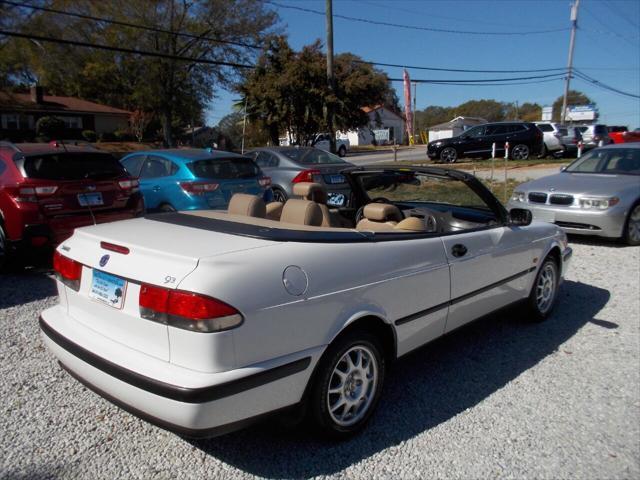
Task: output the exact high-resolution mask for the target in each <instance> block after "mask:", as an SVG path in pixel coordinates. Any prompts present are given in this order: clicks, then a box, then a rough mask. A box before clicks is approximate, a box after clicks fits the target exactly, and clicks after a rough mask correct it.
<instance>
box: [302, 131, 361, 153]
mask: <svg viewBox="0 0 640 480" xmlns="http://www.w3.org/2000/svg"><path fill="white" fill-rule="evenodd" d="M311 146H312V147H316V148H319V149H320V150H324V151H325V152H330V151H331V134H330V133H319V134H318V135H316V137H315V138H314V139H313V141H312V142H311ZM350 146H351V143H350V142H349V139H347V138H336V153H337V154H338V156H339V157H344V156H345V155H346V154H347V152H348V151H349V147H350Z"/></svg>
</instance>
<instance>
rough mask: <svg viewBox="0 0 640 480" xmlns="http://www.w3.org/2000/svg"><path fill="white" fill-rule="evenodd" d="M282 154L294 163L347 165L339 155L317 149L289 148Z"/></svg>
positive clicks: (282, 151)
mask: <svg viewBox="0 0 640 480" xmlns="http://www.w3.org/2000/svg"><path fill="white" fill-rule="evenodd" d="M280 153H282V154H283V155H286V156H287V157H289V158H290V159H291V160H293V161H294V162H298V163H304V164H312V165H323V164H330V163H347V162H345V161H344V160H342V159H341V158H340V157H338V156H337V155H333V154H331V153H329V152H325V151H324V150H319V149H317V148H287V149H285V150H281V151H280Z"/></svg>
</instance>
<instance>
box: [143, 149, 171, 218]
mask: <svg viewBox="0 0 640 480" xmlns="http://www.w3.org/2000/svg"><path fill="white" fill-rule="evenodd" d="M172 166H173V163H172V162H171V161H170V160H167V159H165V158H162V157H160V156H158V155H147V157H146V158H145V161H144V164H143V165H142V169H141V170H140V188H141V190H142V193H143V195H144V202H145V205H146V207H147V209H149V210H153V209H156V208H158V207H159V206H160V205H161V204H162V203H167V202H168V203H170V202H169V201H168V200H167V197H168V194H169V192H168V191H167V187H168V183H167V178H166V177H168V176H169V175H171V171H172Z"/></svg>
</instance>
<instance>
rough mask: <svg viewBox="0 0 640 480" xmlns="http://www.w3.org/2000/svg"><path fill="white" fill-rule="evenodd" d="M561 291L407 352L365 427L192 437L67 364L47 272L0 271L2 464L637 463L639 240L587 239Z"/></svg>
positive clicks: (580, 467) (457, 467) (494, 470)
mask: <svg viewBox="0 0 640 480" xmlns="http://www.w3.org/2000/svg"><path fill="white" fill-rule="evenodd" d="M572 246H573V248H574V260H573V264H572V267H571V271H570V272H569V275H568V278H567V281H566V282H565V283H564V285H563V286H562V290H561V295H560V301H559V304H558V307H557V309H556V311H555V313H554V314H553V316H552V318H550V319H549V320H548V321H547V322H545V323H542V324H528V323H525V322H524V321H522V320H521V319H520V318H519V314H518V311H517V310H515V309H511V310H508V311H504V312H502V313H500V314H498V315H494V316H491V317H488V318H485V319H483V320H480V321H478V322H476V323H474V324H472V325H470V326H468V327H466V328H464V329H462V330H459V331H457V332H455V333H453V334H451V335H449V336H448V337H446V338H443V339H441V340H439V341H437V342H435V343H433V344H431V345H429V346H427V347H426V348H423V349H421V350H419V351H418V352H415V353H413V354H411V355H410V356H408V357H407V358H405V359H403V360H401V361H399V362H398V363H397V364H396V365H395V366H394V368H393V369H392V371H391V376H390V378H389V381H388V383H387V385H386V390H385V392H384V395H383V400H382V402H381V404H380V407H379V409H378V412H377V414H376V416H375V418H374V419H373V421H372V422H371V424H370V425H369V428H368V429H367V430H366V431H365V432H364V433H362V434H361V435H360V436H358V437H356V438H354V439H352V440H350V441H347V442H343V443H338V444H331V443H326V442H323V441H320V440H317V439H315V437H314V436H313V435H312V434H310V433H309V432H307V431H306V430H305V428H304V427H298V428H293V429H292V428H284V427H282V426H281V424H280V423H279V422H276V421H273V420H272V421H268V422H267V423H263V424H260V425H257V426H254V427H251V428H250V429H248V430H244V431H241V432H237V433H234V434H230V435H227V436H225V437H220V438H216V439H212V440H208V441H188V440H184V439H182V438H180V437H177V436H175V435H173V434H170V433H167V432H165V431H163V430H160V429H158V428H155V427H152V426H150V425H148V424H146V423H145V422H143V421H140V420H138V419H137V418H135V417H133V416H131V415H129V414H127V413H125V412H123V411H121V410H119V409H117V408H115V407H113V406H112V405H111V404H109V403H108V402H107V401H105V400H102V399H101V398H99V397H98V396H96V395H95V394H94V393H92V392H90V391H88V390H86V389H85V388H83V387H82V386H81V385H80V384H78V383H77V382H76V381H74V380H73V379H71V378H70V377H69V376H68V375H67V374H66V373H64V372H63V371H62V370H61V369H60V368H59V367H58V365H57V364H56V363H55V361H54V359H53V356H52V355H50V354H49V353H48V352H47V351H46V350H45V348H44V347H43V345H42V342H41V340H40V337H39V334H38V326H37V319H38V314H39V313H40V311H42V310H43V309H44V308H46V307H47V306H50V305H52V304H54V303H55V301H56V298H55V288H54V285H53V281H52V280H51V279H50V278H48V277H47V275H46V274H44V273H41V272H32V273H28V272H27V273H22V274H19V275H17V274H16V275H4V276H2V277H0V327H1V331H0V360H1V361H0V393H1V395H2V397H1V398H2V401H1V403H0V432H2V433H1V435H0V478H18V479H22V478H25V479H26V478H29V479H31V478H92V479H93V478H167V479H168V478H213V477H222V476H224V477H225V478H242V477H251V476H254V475H255V476H265V477H272V478H291V477H312V476H320V477H335V478H376V477H377V478H384V477H388V478H416V477H428V478H434V477H447V478H465V479H467V478H486V477H506V478H523V477H527V478H598V479H603V478H638V477H639V476H640V378H639V377H640V369H639V368H638V367H639V366H640V336H639V333H640V326H639V323H640V248H624V247H619V246H618V245H616V244H613V243H605V242H593V241H584V240H579V241H578V240H576V241H574V242H572Z"/></svg>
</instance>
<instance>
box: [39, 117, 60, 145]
mask: <svg viewBox="0 0 640 480" xmlns="http://www.w3.org/2000/svg"><path fill="white" fill-rule="evenodd" d="M64 130H65V126H64V122H63V121H62V120H61V119H59V118H58V117H53V116H48V117H40V118H39V119H38V121H37V122H36V135H37V136H38V137H41V138H44V139H47V141H49V140H51V139H55V138H61V137H62V136H64Z"/></svg>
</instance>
